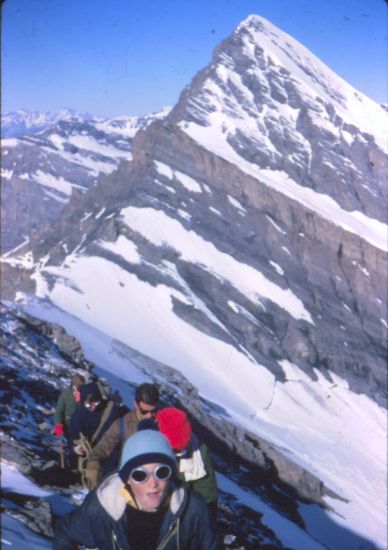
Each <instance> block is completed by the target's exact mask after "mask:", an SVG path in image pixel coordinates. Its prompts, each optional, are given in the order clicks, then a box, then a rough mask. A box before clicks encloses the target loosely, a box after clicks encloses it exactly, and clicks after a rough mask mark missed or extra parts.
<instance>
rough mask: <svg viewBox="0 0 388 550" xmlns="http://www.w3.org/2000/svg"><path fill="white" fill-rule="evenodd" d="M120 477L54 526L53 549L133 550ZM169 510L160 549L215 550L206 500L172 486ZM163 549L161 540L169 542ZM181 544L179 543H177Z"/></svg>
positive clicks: (106, 482) (107, 482) (107, 481)
mask: <svg viewBox="0 0 388 550" xmlns="http://www.w3.org/2000/svg"><path fill="white" fill-rule="evenodd" d="M121 484H122V482H121V480H120V478H119V477H118V474H113V475H111V476H109V477H108V478H106V479H105V480H104V481H103V482H102V483H101V485H100V486H99V487H97V489H96V490H94V491H92V492H91V493H89V494H88V496H87V497H86V499H85V501H84V502H83V504H82V506H81V507H80V508H77V509H76V510H74V511H73V512H71V513H70V514H68V515H67V516H65V517H64V518H62V519H61V520H59V521H58V523H57V524H56V525H55V527H54V546H53V547H54V550H76V549H78V546H79V545H85V546H87V547H88V548H89V547H90V548H96V547H97V548H98V549H99V550H131V547H130V545H129V543H128V539H127V536H126V531H127V530H128V529H130V525H127V524H126V514H125V509H126V506H128V504H127V502H126V500H125V498H124V497H123V496H122V495H121V494H120V486H121ZM169 499H170V502H169V509H168V511H167V513H166V515H165V517H164V519H163V523H162V527H161V530H160V535H159V542H158V548H163V550H177V549H178V548H179V550H216V548H217V543H216V534H215V532H214V530H213V528H212V526H211V524H210V519H209V512H208V508H207V505H206V502H205V500H204V499H203V498H202V497H201V496H200V495H198V494H196V493H194V492H192V493H190V494H189V493H188V492H187V490H186V489H185V488H184V487H175V486H173V492H172V494H171V496H170V497H169ZM166 540H167V542H166V545H165V546H163V545H162V544H161V543H162V541H164V542H165V541H166ZM178 541H179V542H178Z"/></svg>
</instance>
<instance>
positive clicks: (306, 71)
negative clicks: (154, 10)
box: [5, 16, 387, 550]
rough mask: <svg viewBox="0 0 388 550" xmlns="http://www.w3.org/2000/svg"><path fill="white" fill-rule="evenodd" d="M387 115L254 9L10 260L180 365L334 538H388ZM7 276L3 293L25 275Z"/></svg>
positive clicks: (56, 294)
mask: <svg viewBox="0 0 388 550" xmlns="http://www.w3.org/2000/svg"><path fill="white" fill-rule="evenodd" d="M386 120H387V113H386V112H385V111H384V109H382V108H381V107H380V106H378V105H377V104H375V103H374V102H373V101H371V100H370V99H368V98H366V97H365V96H363V95H362V94H360V93H359V92H357V91H356V90H354V89H353V88H352V87H351V86H350V85H349V84H347V83H346V82H344V81H343V80H342V79H341V78H340V77H338V76H337V75H335V74H334V73H333V72H332V71H331V70H330V69H328V68H327V67H326V66H325V65H323V64H322V63H321V62H320V61H319V60H318V59H317V58H316V57H315V56H313V55H312V54H311V53H310V52H308V51H307V50H306V49H305V48H304V47H303V46H301V45H300V44H298V43H297V42H296V41H295V40H294V39H292V38H291V37H290V36H288V35H286V34H285V33H283V32H282V31H280V30H279V29H277V28H276V27H274V26H273V25H271V24H270V23H268V22H267V21H265V20H264V19H262V18H260V17H257V16H250V17H249V18H248V19H247V20H245V21H244V22H243V23H241V25H239V27H238V28H237V29H236V31H235V32H234V33H233V34H232V35H231V36H230V37H229V38H228V39H226V40H225V41H224V42H222V43H221V44H220V45H219V46H218V47H217V49H216V50H215V53H214V57H213V60H212V62H211V63H210V64H209V66H208V67H206V68H205V69H204V70H202V71H201V72H200V73H198V75H197V76H196V77H195V78H194V79H193V81H192V83H191V84H190V85H189V86H188V87H187V88H186V89H185V90H184V91H183V93H182V95H181V97H180V99H179V101H178V103H177V105H176V106H175V107H174V108H173V109H172V111H171V112H170V113H169V114H168V115H167V116H166V118H164V119H162V120H157V121H155V122H153V123H152V124H151V125H149V126H148V127H147V128H146V129H145V130H141V131H139V132H138V133H137V134H136V136H135V138H134V141H133V143H132V151H131V154H132V160H131V162H125V161H124V162H121V163H120V164H119V166H118V168H117V170H115V171H114V172H112V173H110V174H106V175H103V176H100V178H99V179H98V181H97V183H96V184H95V185H93V186H92V187H91V188H90V189H89V190H88V191H87V192H86V193H85V194H84V195H82V196H81V197H79V196H77V197H74V198H71V199H70V202H69V203H68V204H67V206H66V207H65V208H64V210H63V215H62V216H61V218H60V219H59V221H58V223H57V224H55V225H53V226H52V227H51V230H50V233H46V234H39V235H38V236H36V238H34V239H32V241H31V243H30V245H29V247H30V248H29V250H28V253H26V249H20V250H19V251H17V252H16V253H14V254H10V255H9V256H8V257H7V258H6V260H5V261H6V266H7V269H9V270H10V272H11V274H12V273H14V272H15V270H17V271H18V276H19V277H20V271H21V270H23V269H26V270H28V271H29V272H30V273H32V277H31V279H29V281H28V285H31V284H33V285H34V293H35V295H36V297H38V298H39V299H42V300H45V301H48V302H49V303H50V304H51V306H50V307H51V308H52V310H51V313H48V312H47V307H46V306H45V313H44V315H45V317H46V318H48V319H49V320H50V318H51V320H53V319H55V320H56V322H59V321H58V319H59V320H61V319H62V322H63V323H65V322H66V319H67V320H68V319H69V318H70V317H69V315H70V316H71V319H74V318H77V323H82V326H84V327H87V328H84V334H85V335H86V334H89V333H90V330H91V328H90V327H92V328H93V330H98V331H100V333H102V334H104V335H106V336H107V337H109V338H110V339H111V341H112V342H115V343H117V342H118V343H120V344H121V345H125V346H126V347H127V349H131V350H133V354H134V356H135V355H136V356H137V357H138V356H141V357H142V361H145V362H147V361H149V362H150V365H152V364H153V362H154V361H158V362H161V363H163V364H164V365H167V366H168V367H170V368H173V369H176V371H180V372H181V373H182V374H183V375H184V376H185V377H186V378H187V379H188V380H189V382H190V383H191V384H192V385H193V386H194V387H195V388H196V390H198V392H199V395H200V397H201V399H202V400H203V401H202V402H203V404H204V405H203V406H204V407H205V409H206V411H207V413H208V416H209V418H210V419H211V420H215V419H216V420H217V421H220V422H221V421H222V422H224V423H228V424H232V425H233V426H235V429H236V430H239V431H238V442H234V443H233V442H231V443H230V446H231V448H233V449H235V447H236V446H239V447H240V452H241V453H242V454H241V456H244V459H245V460H247V461H249V463H250V464H251V465H252V464H254V468H257V471H261V472H264V477H265V476H266V475H270V474H269V473H270V472H271V475H275V476H276V477H277V478H278V479H280V480H281V481H282V482H284V483H286V484H287V485H288V486H289V487H291V488H292V490H293V491H295V494H296V495H297V496H296V498H297V499H300V500H299V501H298V514H300V515H299V519H298V520H297V523H298V522H299V523H298V525H303V529H304V530H305V531H306V532H307V533H308V534H309V535H310V536H311V537H312V538H313V539H314V544H315V543H317V541H319V544H322V545H323V546H325V547H330V548H341V549H342V548H355V547H358V546H357V545H361V546H362V545H363V544H364V545H365V544H366V545H368V544H370V546H364V547H365V548H366V547H368V548H376V546H375V544H376V545H378V548H383V547H384V545H385V543H386V523H385V519H386V518H385V508H384V495H385V481H384V480H385V464H386V458H385V437H386V430H385V422H386V411H385V409H386V374H385V368H386V365H385V357H386V329H387V320H386V317H385V314H386V305H387V301H386V273H387V256H386V249H387V238H386V235H387V233H386V225H385V212H386V201H387V188H386V186H384V177H385V176H384V167H385V166H386V159H387V156H386V151H385V150H384V146H385V143H386V142H385V137H384V129H385V128H386V127H387V126H386V122H384V121H386ZM11 279H12V277H9V281H10V282H9V285H8V287H7V291H8V292H9V293H10V294H9V295H11V293H12V292H15V291H20V290H23V289H24V290H25V289H26V288H27V283H25V282H24V283H23V282H22V283H20V282H19V281H20V279H15V277H14V278H13V279H12V280H11ZM15 281H18V282H17V284H16V283H15ZM15 285H16V286H15ZM23 285H24V286H23ZM12 287H13V288H12ZM18 296H19V298H20V294H19V295H18ZM26 300H27V302H28V299H27V298H26ZM38 303H39V302H38ZM29 307H30V311H35V313H36V314H39V312H40V314H42V313H41V311H42V310H41V306H39V305H37V302H35V301H34V302H32V303H30V305H29ZM67 322H69V321H67ZM79 326H81V325H78V327H79ZM88 331H89V332H88ZM81 332H82V331H81ZM84 338H85V342H84V344H85V345H90V341H88V338H87V336H84ZM80 340H81V342H82V337H80ZM109 353H110V352H109V349H108V350H106V354H107V355H106V357H107V358H108V359H107V362H108V363H109ZM101 366H104V365H101ZM105 367H106V365H105ZM111 368H112V369H114V368H115V366H114V365H111ZM116 368H118V367H116ZM128 368H129V367H128ZM118 369H119V370H120V372H119V373H118V372H117V371H116V374H119V375H120V376H122V377H123V378H126V377H128V376H129V374H128V373H126V372H124V370H123V369H122V366H120V368H118ZM152 372H153V371H152V367H151V366H150V376H151V377H152ZM155 379H156V380H157V376H156V375H155ZM213 428H214V426H213ZM208 429H209V430H210V431H212V428H211V427H208ZM236 433H237V432H236ZM372 434H373V436H372ZM212 437H213V441H214V445H217V444H221V443H220V439H222V434H221V432H220V431H219V428H218V431H217V430H215V429H213V432H212ZM217 442H218V443H217ZM244 453H245V454H244ZM219 467H220V468H221V466H220V465H219ZM221 471H222V469H221ZM223 473H224V472H223ZM258 479H259V478H258ZM371 479H373V483H372V484H371V483H370V480H371ZM222 487H223V490H225V491H228V490H229V489H230V486H229V485H228V483H227V480H226V479H224V481H223V485H222ZM249 491H250V494H251V495H253V494H255V495H256V496H257V495H258V494H259V493H260V487H259V486H258V487H257V488H254V489H252V488H250V489H249ZM252 498H253V496H252ZM275 500H276V499H275ZM306 502H307V503H309V504H306ZM312 503H316V504H317V505H319V509H320V510H321V511H322V510H325V512H324V515H325V517H326V518H328V519H327V522H328V523H327V525H326V527H325V528H322V525H323V523H322V522H321V523H319V524H318V523H317V522H316V521H315V516H314V510H317V509H318V508H314V506H313V505H312ZM372 510H373V513H372V512H371V511H372ZM322 513H323V512H322ZM335 526H337V527H335ZM338 526H340V528H341V536H340V538H338V537H339V534H338V529H339V527H338ZM272 528H273V529H275V531H276V527H274V526H272ZM338 540H340V541H341V544H340V545H338ZM336 541H337V542H336ZM370 541H373V543H372V542H370ZM282 543H283V544H284V546H288V547H295V546H292V541H290V540H289V539H287V540H286V539H283V540H282ZM317 544H318V543H317ZM361 546H360V547H361ZM303 547H306V548H307V546H303ZM314 547H315V546H314ZM316 547H317V548H318V547H321V546H316ZM295 548H296V547H295ZM299 548H302V546H298V550H299ZM310 548H311V546H310Z"/></svg>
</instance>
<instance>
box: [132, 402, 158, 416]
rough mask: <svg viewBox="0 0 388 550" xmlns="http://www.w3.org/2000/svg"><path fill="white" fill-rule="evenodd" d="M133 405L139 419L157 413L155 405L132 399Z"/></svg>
mask: <svg viewBox="0 0 388 550" xmlns="http://www.w3.org/2000/svg"><path fill="white" fill-rule="evenodd" d="M134 405H135V408H136V411H137V413H138V416H139V418H140V419H143V418H155V416H156V413H157V408H156V405H149V404H148V403H144V401H139V403H138V402H137V401H134Z"/></svg>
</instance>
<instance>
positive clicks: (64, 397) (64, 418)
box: [54, 386, 77, 430]
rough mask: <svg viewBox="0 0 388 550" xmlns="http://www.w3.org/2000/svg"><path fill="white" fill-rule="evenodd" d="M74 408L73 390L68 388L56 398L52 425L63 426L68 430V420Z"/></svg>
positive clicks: (75, 406) (75, 404)
mask: <svg viewBox="0 0 388 550" xmlns="http://www.w3.org/2000/svg"><path fill="white" fill-rule="evenodd" d="M76 408H77V403H76V402H75V401H74V397H73V388H72V386H69V387H68V388H66V389H64V390H63V392H62V393H61V395H60V396H59V398H58V402H57V407H56V409H55V414H54V424H63V425H64V426H65V427H66V429H67V430H69V425H70V418H71V415H72V414H73V413H74V411H75V409H76Z"/></svg>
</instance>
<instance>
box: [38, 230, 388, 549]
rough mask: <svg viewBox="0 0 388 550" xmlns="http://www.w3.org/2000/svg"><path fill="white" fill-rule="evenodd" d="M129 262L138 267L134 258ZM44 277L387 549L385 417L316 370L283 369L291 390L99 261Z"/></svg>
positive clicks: (163, 289) (71, 263)
mask: <svg viewBox="0 0 388 550" xmlns="http://www.w3.org/2000/svg"><path fill="white" fill-rule="evenodd" d="M160 229H161V227H160V226H159V230H160ZM126 259H127V261H128V260H129V261H139V260H138V259H137V258H135V257H134V254H133V255H132V257H131V258H129V255H128V254H127V255H126ZM46 273H47V274H51V275H55V276H56V277H58V278H59V279H58V280H60V281H66V280H68V281H71V284H69V285H66V284H54V287H53V289H52V290H51V292H50V291H49V289H48V287H46V286H45V281H44V279H41V278H40V277H39V276H38V279H39V292H38V294H40V295H41V296H42V297H43V296H46V297H48V296H50V300H51V301H52V302H53V303H54V304H55V305H57V306H58V307H60V308H61V309H63V310H65V311H66V310H69V304H71V312H72V314H73V315H75V316H76V317H78V318H79V319H82V320H83V321H85V322H86V323H87V324H89V325H92V326H94V327H96V328H98V329H99V330H101V331H102V332H104V333H106V334H108V335H109V336H110V337H112V338H115V339H117V340H119V341H122V342H124V343H126V344H127V345H129V346H130V347H132V348H135V349H137V350H138V351H140V352H142V353H144V354H145V355H148V356H151V357H152V358H154V359H157V360H159V361H162V362H164V363H166V364H168V365H170V366H173V367H174V368H176V369H178V370H180V371H181V372H182V373H183V374H184V375H185V376H186V377H187V378H188V379H189V380H190V381H191V382H192V383H193V384H194V385H195V386H197V388H198V389H199V391H200V393H201V395H202V396H203V397H205V398H206V399H208V400H209V401H212V402H214V403H216V404H217V405H219V406H220V407H222V408H223V409H225V410H227V411H228V413H227V414H228V415H229V416H232V417H233V418H234V420H235V422H236V423H238V424H240V425H243V426H244V427H245V428H247V429H249V430H251V431H253V432H255V433H257V434H260V435H261V436H263V437H265V438H267V439H268V440H269V441H271V442H273V443H274V444H276V445H277V446H278V447H281V448H283V450H284V451H285V452H286V454H288V455H289V456H290V457H291V458H292V460H293V461H297V462H298V463H300V464H302V465H303V466H305V467H306V468H307V469H309V470H310V471H312V472H314V473H315V474H317V475H318V476H319V477H320V478H321V479H322V480H323V481H324V483H325V484H326V485H327V486H328V487H329V488H330V489H332V490H333V491H335V492H336V493H337V494H338V495H340V496H341V497H342V498H343V499H344V501H340V500H336V499H331V498H327V499H326V502H327V504H328V506H330V507H332V512H330V513H329V514H330V516H331V518H332V519H333V521H334V522H336V523H338V524H340V525H343V526H344V527H346V528H348V529H351V530H353V531H354V532H355V533H358V534H360V535H362V536H363V537H365V538H367V539H370V540H371V541H375V542H376V543H377V544H378V545H379V547H380V548H384V546H385V544H386V492H385V487H386V445H385V442H386V439H385V438H386V423H387V418H386V412H385V411H384V410H383V409H382V408H380V407H378V405H377V404H375V403H374V402H373V401H371V400H370V399H369V398H367V397H364V396H362V395H356V394H354V393H353V392H351V391H350V390H349V389H348V387H347V384H346V382H344V381H343V380H341V379H340V378H339V377H336V376H335V375H332V378H333V382H329V381H328V380H327V379H325V378H324V377H323V376H322V375H321V374H320V373H319V371H316V374H317V380H316V381H312V380H311V378H310V377H308V376H307V375H304V374H303V372H302V371H301V370H300V369H298V367H297V366H295V365H292V364H289V363H287V362H286V361H283V362H282V365H281V366H282V368H283V369H284V371H285V373H286V381H285V382H284V383H279V382H276V380H275V379H274V377H273V376H272V375H271V374H270V373H269V372H268V370H267V369H266V368H264V367H263V366H262V365H260V364H257V362H256V361H254V360H253V359H252V358H251V357H249V356H247V355H246V354H245V353H244V351H243V350H240V351H238V350H236V349H235V348H234V347H233V346H231V345H229V344H227V343H225V342H223V341H221V340H219V339H216V338H212V337H210V336H208V335H206V334H204V333H203V332H201V331H200V330H198V329H196V328H194V327H193V326H191V325H190V324H188V323H186V322H185V321H183V320H182V319H181V318H179V317H178V316H177V315H175V313H174V311H173V300H174V299H178V300H179V299H181V300H186V299H187V298H185V297H184V295H182V294H181V293H180V292H177V291H176V290H175V289H173V288H172V287H168V286H163V285H158V286H156V287H154V286H152V285H151V284H147V283H146V282H144V281H141V280H139V279H138V278H137V277H136V276H135V275H133V274H130V273H128V272H127V271H126V270H125V269H122V268H120V267H119V266H117V265H114V266H112V264H111V263H110V262H108V261H106V260H104V259H102V258H97V257H94V258H91V257H79V256H75V257H72V258H71V259H68V261H67V263H66V265H64V266H62V267H60V268H46ZM102 288H103V289H104V292H101V289H102ZM198 305H199V306H200V304H198ZM77 336H78V337H79V335H77ZM117 374H119V375H120V376H123V372H122V371H121V372H119V373H117ZM308 517H309V516H307V517H306V523H307V529H308V528H309V526H308V521H309V519H308ZM365 518H368V521H365ZM321 535H322V536H325V535H324V534H322V533H321ZM322 542H323V541H322ZM330 548H336V546H330ZM338 548H339V547H338ZM342 548H344V547H343V546H342Z"/></svg>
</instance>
